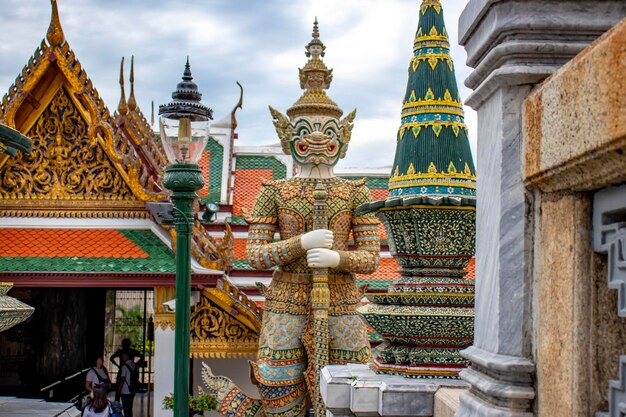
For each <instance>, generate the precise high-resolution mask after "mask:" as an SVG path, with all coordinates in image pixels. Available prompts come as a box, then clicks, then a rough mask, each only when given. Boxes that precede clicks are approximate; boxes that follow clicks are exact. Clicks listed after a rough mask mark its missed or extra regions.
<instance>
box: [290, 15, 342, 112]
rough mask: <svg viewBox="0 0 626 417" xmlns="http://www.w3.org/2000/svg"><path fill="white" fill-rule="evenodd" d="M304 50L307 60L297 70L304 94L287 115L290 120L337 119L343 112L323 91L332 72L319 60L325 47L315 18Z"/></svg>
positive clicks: (329, 80) (331, 77)
mask: <svg viewBox="0 0 626 417" xmlns="http://www.w3.org/2000/svg"><path fill="white" fill-rule="evenodd" d="M305 48H306V52H305V55H306V56H307V58H309V60H308V61H307V63H306V64H305V65H304V67H303V68H300V69H299V72H300V88H301V89H303V90H304V93H303V94H302V96H301V97H300V98H299V99H298V101H296V102H295V103H294V104H293V106H291V107H290V108H289V109H287V115H288V116H289V117H290V118H291V119H292V120H293V119H294V118H296V117H299V116H307V115H320V116H331V117H334V118H337V119H339V118H340V117H341V115H342V114H343V111H342V110H341V109H340V108H339V106H337V104H336V103H335V102H334V101H333V100H331V99H330V98H329V97H328V96H327V95H326V92H325V91H324V90H327V89H328V87H330V83H331V81H332V80H333V70H332V69H328V67H326V64H324V61H322V59H321V57H323V56H324V54H325V52H324V51H325V50H326V46H324V43H322V41H321V40H320V32H319V26H318V23H317V18H315V22H314V23H313V39H311V41H310V42H309V43H308V44H307V45H306V46H305Z"/></svg>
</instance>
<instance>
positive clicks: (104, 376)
mask: <svg viewBox="0 0 626 417" xmlns="http://www.w3.org/2000/svg"><path fill="white" fill-rule="evenodd" d="M96 385H102V386H103V387H104V388H105V389H106V391H107V392H109V390H110V389H111V378H109V371H107V368H106V367H104V360H103V359H102V356H98V358H96V366H94V367H93V368H91V369H90V370H89V372H87V376H86V378H85V389H86V390H87V392H91V390H92V389H93V387H94V386H96Z"/></svg>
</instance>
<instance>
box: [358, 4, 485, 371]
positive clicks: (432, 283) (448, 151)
mask: <svg viewBox="0 0 626 417" xmlns="http://www.w3.org/2000/svg"><path fill="white" fill-rule="evenodd" d="M413 51H414V53H413V57H412V58H411V62H410V64H409V81H408V84H407V90H406V94H405V96H404V100H403V106H402V122H401V125H400V128H399V130H398V139H397V148H396V156H395V161H394V165H393V168H392V172H391V177H390V179H389V194H390V196H389V198H387V199H386V200H381V201H375V202H372V203H369V204H365V205H363V206H361V207H359V208H358V210H359V211H360V212H363V213H368V212H376V215H377V217H378V218H379V219H380V220H381V221H382V222H383V224H384V225H385V229H386V231H387V236H388V238H389V251H390V252H391V254H392V256H393V257H394V259H395V261H396V262H397V263H398V265H399V267H400V268H399V272H400V274H401V277H400V278H398V279H397V280H395V281H394V282H393V283H392V284H391V285H390V286H389V288H388V289H387V292H385V293H382V294H369V295H367V298H368V299H369V301H371V304H368V305H365V306H363V307H361V308H359V310H358V311H359V312H360V313H361V314H362V315H363V317H364V318H365V320H366V321H367V323H368V324H369V325H370V326H371V327H372V328H373V329H374V330H376V331H377V332H378V333H379V334H380V335H381V336H382V338H383V339H384V342H383V343H382V344H381V345H380V346H378V347H377V348H376V350H375V352H374V355H373V364H372V366H373V368H374V369H375V370H376V371H377V372H379V373H390V374H399V375H403V376H405V377H413V378H457V377H458V373H459V371H460V370H461V369H463V368H464V367H465V366H466V365H467V361H466V360H465V359H464V358H463V357H462V356H461V354H460V351H461V350H462V349H464V348H465V347H467V346H469V345H471V344H472V341H473V336H474V324H473V322H474V282H473V281H468V280H466V279H465V275H466V274H467V271H466V270H465V268H466V267H467V265H468V263H469V262H470V260H471V259H472V257H473V255H474V251H475V238H476V197H475V196H476V173H475V169H474V163H473V161H472V153H471V151H470V146H469V141H468V139H467V128H466V126H465V122H464V119H463V105H462V102H461V99H460V97H459V94H458V88H457V84H456V79H455V76H454V65H453V62H452V58H451V57H450V45H449V42H448V34H447V32H446V28H445V25H444V21H443V10H442V6H441V3H440V1H439V0H423V2H422V4H421V6H420V8H419V24H418V28H417V34H416V38H415V42H414V48H413Z"/></svg>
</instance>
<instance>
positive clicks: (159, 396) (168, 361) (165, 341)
mask: <svg viewBox="0 0 626 417" xmlns="http://www.w3.org/2000/svg"><path fill="white" fill-rule="evenodd" d="M173 392H174V330H173V329H171V328H170V327H169V326H168V327H166V328H165V330H163V329H162V328H161V327H160V326H155V329H154V403H153V404H154V405H153V410H152V415H153V416H154V417H172V415H173V414H172V410H163V406H162V404H163V398H165V396H166V395H169V394H171V393H173Z"/></svg>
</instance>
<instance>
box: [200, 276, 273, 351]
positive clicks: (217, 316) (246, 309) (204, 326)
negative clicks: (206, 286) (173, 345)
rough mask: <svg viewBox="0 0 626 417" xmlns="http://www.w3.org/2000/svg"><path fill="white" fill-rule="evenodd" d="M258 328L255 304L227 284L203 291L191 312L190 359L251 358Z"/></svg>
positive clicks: (259, 322)
mask: <svg viewBox="0 0 626 417" xmlns="http://www.w3.org/2000/svg"><path fill="white" fill-rule="evenodd" d="M260 328H261V318H260V311H259V309H258V307H257V306H256V304H254V302H252V301H250V300H248V299H247V297H246V296H245V295H244V294H243V293H240V292H239V290H237V289H236V288H233V287H231V286H230V285H229V284H228V282H224V285H223V288H214V289H210V290H204V291H202V294H201V296H200V302H199V303H198V304H196V305H195V306H193V308H192V310H191V346H190V350H191V356H192V357H194V358H254V357H255V356H256V353H257V350H258V348H259V330H260Z"/></svg>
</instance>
